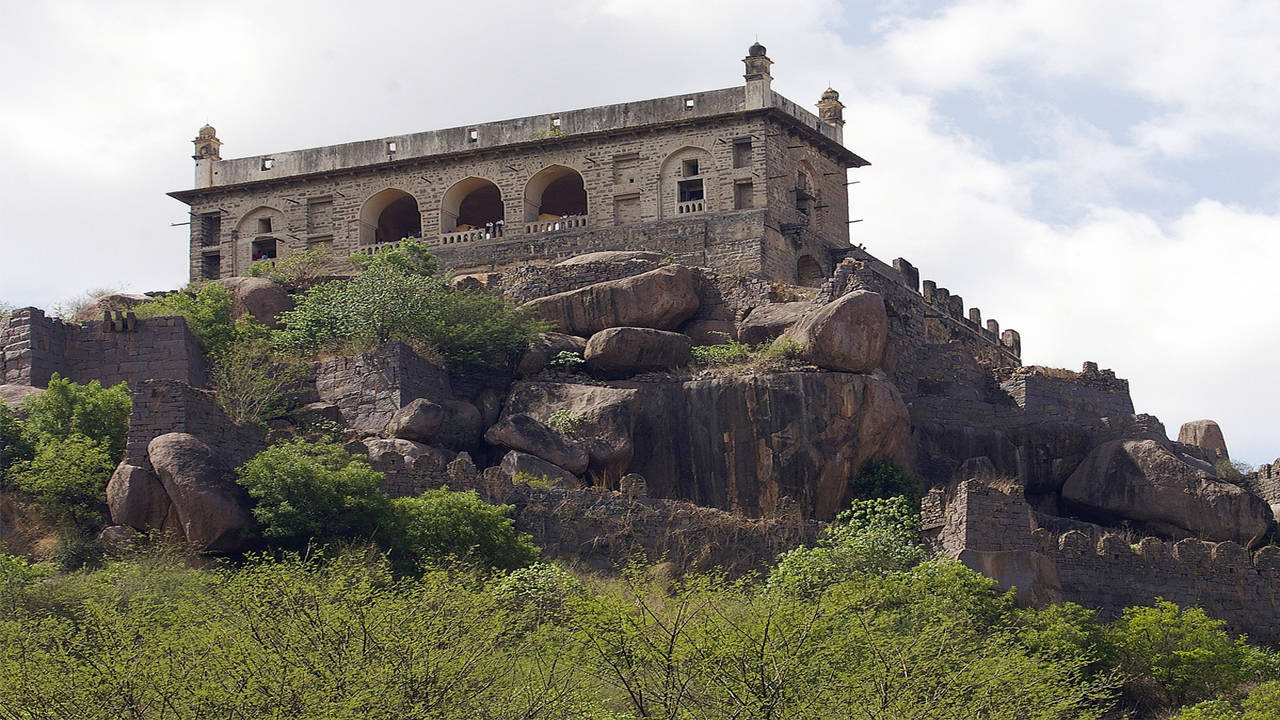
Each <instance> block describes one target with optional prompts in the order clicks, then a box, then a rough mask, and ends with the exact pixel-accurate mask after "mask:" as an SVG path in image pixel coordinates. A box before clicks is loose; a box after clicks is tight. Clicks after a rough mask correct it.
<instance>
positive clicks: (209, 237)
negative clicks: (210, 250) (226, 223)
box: [200, 213, 222, 247]
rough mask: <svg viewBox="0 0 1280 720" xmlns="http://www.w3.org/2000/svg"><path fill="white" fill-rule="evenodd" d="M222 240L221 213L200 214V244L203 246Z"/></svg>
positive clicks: (215, 243)
mask: <svg viewBox="0 0 1280 720" xmlns="http://www.w3.org/2000/svg"><path fill="white" fill-rule="evenodd" d="M221 241H222V213H206V214H204V215H201V216H200V244H201V245H204V246H205V247H209V246H212V245H217V244H218V243H219V242H221Z"/></svg>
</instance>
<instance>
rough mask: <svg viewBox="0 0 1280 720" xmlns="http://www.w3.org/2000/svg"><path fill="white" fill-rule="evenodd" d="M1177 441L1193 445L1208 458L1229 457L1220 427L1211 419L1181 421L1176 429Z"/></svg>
mask: <svg viewBox="0 0 1280 720" xmlns="http://www.w3.org/2000/svg"><path fill="white" fill-rule="evenodd" d="M1178 442H1180V443H1184V444H1186V445H1194V446H1196V447H1198V448H1200V449H1201V450H1204V452H1205V454H1206V455H1207V456H1208V457H1210V458H1230V457H1231V456H1230V455H1228V454H1227V441H1226V439H1225V438H1223V437H1222V428H1220V427H1218V423H1216V422H1214V421H1212V420H1192V421H1191V422H1187V423H1183V424H1182V428H1181V429H1179V430H1178Z"/></svg>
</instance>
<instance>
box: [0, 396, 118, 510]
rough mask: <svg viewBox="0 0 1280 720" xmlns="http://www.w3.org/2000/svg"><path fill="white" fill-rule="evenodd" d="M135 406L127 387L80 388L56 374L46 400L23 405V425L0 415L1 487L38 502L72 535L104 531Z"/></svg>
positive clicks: (11, 416)
mask: <svg viewBox="0 0 1280 720" xmlns="http://www.w3.org/2000/svg"><path fill="white" fill-rule="evenodd" d="M131 408H132V401H131V400H130V397H129V389H128V388H127V387H126V386H125V385H124V384H123V383H121V384H120V385H116V386H115V387H110V388H104V387H102V384H101V383H99V382H98V381H96V380H95V381H93V382H90V383H89V384H87V385H80V384H77V383H74V382H71V381H70V380H67V379H66V378H63V377H61V376H59V375H57V374H56V373H55V374H54V375H53V377H52V378H51V379H50V380H49V387H48V389H47V390H46V391H45V392H44V394H42V395H40V396H39V397H31V398H28V399H27V400H26V401H25V402H24V403H23V406H22V410H23V415H24V416H25V418H24V419H22V420H19V419H18V417H17V416H16V415H15V414H13V413H11V412H9V411H8V410H7V409H5V410H2V411H0V489H4V490H19V491H22V492H24V493H26V494H28V495H29V496H31V497H33V498H35V499H36V500H38V501H39V502H40V505H41V507H42V508H43V510H44V512H45V514H46V516H47V518H48V519H49V520H50V521H51V522H54V523H56V524H57V525H59V526H60V527H62V528H63V529H64V530H65V531H67V532H88V531H91V530H94V529H96V528H97V527H100V526H101V525H102V524H103V523H104V521H105V520H106V509H107V507H106V492H105V488H106V485H107V480H108V479H110V477H111V473H112V471H114V470H115V468H116V464H117V463H119V462H120V458H121V457H122V456H123V455H124V443H125V434H126V432H127V431H128V428H129V412H130V410H131Z"/></svg>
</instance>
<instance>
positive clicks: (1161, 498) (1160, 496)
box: [1062, 439, 1272, 547]
mask: <svg viewBox="0 0 1280 720" xmlns="http://www.w3.org/2000/svg"><path fill="white" fill-rule="evenodd" d="M1062 500H1063V503H1064V504H1065V505H1066V506H1067V507H1068V508H1070V509H1074V510H1076V511H1077V512H1080V513H1081V514H1083V515H1087V516H1091V517H1092V518H1094V519H1097V520H1101V521H1114V520H1129V521H1131V522H1133V523H1135V524H1137V525H1139V526H1141V527H1143V528H1145V529H1147V530H1149V531H1151V532H1154V533H1157V534H1160V535H1165V536H1171V537H1186V536H1188V535H1190V536H1194V537H1198V538H1200V539H1202V540H1213V541H1222V540H1233V541H1235V542H1238V543H1240V544H1241V545H1244V546H1246V547H1248V546H1249V545H1251V544H1252V543H1254V542H1256V541H1257V540H1258V539H1259V538H1261V537H1262V535H1263V534H1264V533H1265V532H1266V531H1267V527H1268V526H1269V525H1270V523H1271V519H1272V516H1271V508H1270V507H1268V506H1267V504H1266V502H1264V501H1263V500H1262V499H1261V498H1259V497H1257V496H1256V495H1254V494H1253V493H1251V492H1249V491H1248V490H1245V489H1244V488H1241V487H1238V486H1236V485H1232V484H1230V483H1226V482H1222V481H1221V480H1218V479H1217V478H1215V477H1213V475H1212V468H1210V467H1209V466H1208V465H1207V464H1206V463H1204V462H1202V461H1200V460H1197V459H1196V458H1193V457H1190V456H1188V455H1183V454H1180V453H1178V452H1176V450H1174V449H1173V448H1171V447H1170V446H1169V445H1168V443H1166V442H1161V441H1159V440H1154V439H1142V440H1112V441H1110V442H1106V443H1103V444H1101V445H1099V446H1098V447H1097V448H1095V449H1094V450H1093V451H1092V452H1091V453H1089V455H1088V456H1087V457H1086V458H1085V459H1084V462H1082V463H1081V464H1080V466H1079V467H1078V468H1076V470H1075V472H1073V473H1072V474H1071V477H1069V478H1067V482H1066V483H1065V484H1064V485H1063V486H1062Z"/></svg>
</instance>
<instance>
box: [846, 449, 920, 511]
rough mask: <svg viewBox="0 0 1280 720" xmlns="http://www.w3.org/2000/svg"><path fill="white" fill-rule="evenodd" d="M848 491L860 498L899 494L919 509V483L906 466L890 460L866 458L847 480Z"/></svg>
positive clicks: (889, 496)
mask: <svg viewBox="0 0 1280 720" xmlns="http://www.w3.org/2000/svg"><path fill="white" fill-rule="evenodd" d="M849 491H850V492H851V493H852V495H853V497H855V498H858V499H861V500H867V499H871V498H891V497H896V496H899V495H901V496H902V497H905V498H906V499H907V501H908V502H909V503H910V504H911V506H912V507H913V508H915V509H916V511H917V512H918V511H919V510H920V498H921V492H920V483H919V482H918V481H917V480H916V479H915V477H914V476H912V475H911V473H909V472H907V469H906V468H904V467H902V466H901V465H899V464H897V463H895V462H893V461H892V460H868V461H867V462H865V463H863V464H862V467H861V468H859V469H858V474H857V475H854V476H853V478H852V479H850V480H849Z"/></svg>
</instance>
